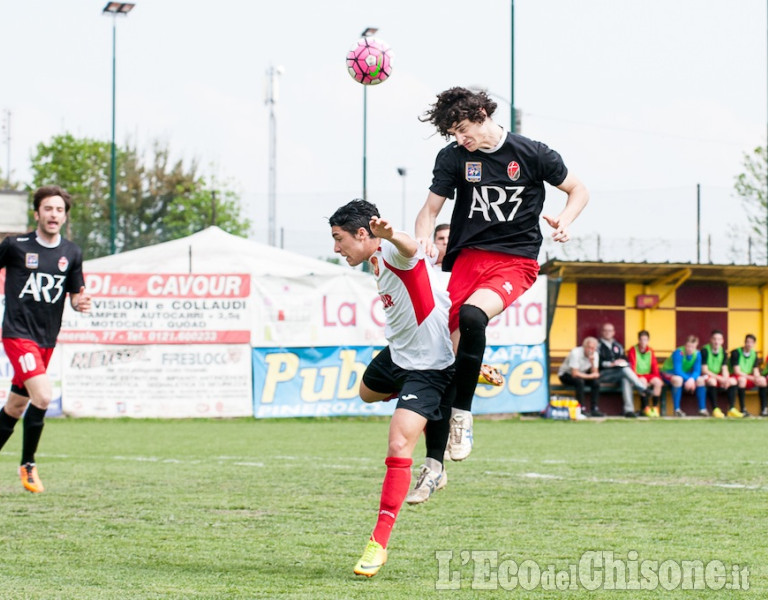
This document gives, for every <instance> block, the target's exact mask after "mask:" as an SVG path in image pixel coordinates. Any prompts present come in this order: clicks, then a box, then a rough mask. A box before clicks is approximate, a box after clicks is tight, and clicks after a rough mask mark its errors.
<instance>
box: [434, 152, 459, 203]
mask: <svg viewBox="0 0 768 600" xmlns="http://www.w3.org/2000/svg"><path fill="white" fill-rule="evenodd" d="M456 173H457V170H456V153H455V152H454V151H453V144H451V145H450V146H446V147H445V148H443V149H442V150H440V152H438V154H437V158H436V159H435V168H434V169H432V185H431V186H429V191H430V192H432V193H433V194H437V195H438V196H442V197H443V198H453V197H454V195H455V194H456V185H457V184H458V181H457V180H456Z"/></svg>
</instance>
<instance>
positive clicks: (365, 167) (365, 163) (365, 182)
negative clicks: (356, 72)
mask: <svg viewBox="0 0 768 600" xmlns="http://www.w3.org/2000/svg"><path fill="white" fill-rule="evenodd" d="M378 30H379V28H378V27H366V28H365V29H364V30H363V33H361V34H360V35H362V36H363V37H364V38H366V37H370V36H372V35H373V34H375V33H376V32H377V31H378ZM363 200H368V86H367V85H363Z"/></svg>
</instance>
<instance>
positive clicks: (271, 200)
mask: <svg viewBox="0 0 768 600" xmlns="http://www.w3.org/2000/svg"><path fill="white" fill-rule="evenodd" d="M283 72H284V69H283V67H273V66H270V67H269V69H267V93H266V99H265V101H264V103H265V104H266V105H267V106H269V184H268V185H269V188H268V211H267V224H268V225H267V226H268V238H267V241H268V243H269V245H270V246H275V245H276V243H277V240H276V239H275V238H276V236H275V230H276V221H277V219H276V214H277V120H276V118H275V104H277V78H278V77H279V76H280V75H282V73H283Z"/></svg>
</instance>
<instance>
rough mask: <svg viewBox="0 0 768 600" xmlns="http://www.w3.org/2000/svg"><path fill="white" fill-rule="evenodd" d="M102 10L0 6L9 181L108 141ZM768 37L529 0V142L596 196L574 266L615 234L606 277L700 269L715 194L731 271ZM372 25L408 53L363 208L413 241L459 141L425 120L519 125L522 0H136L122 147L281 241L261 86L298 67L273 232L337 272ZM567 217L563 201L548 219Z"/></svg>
mask: <svg viewBox="0 0 768 600" xmlns="http://www.w3.org/2000/svg"><path fill="white" fill-rule="evenodd" d="M105 3H106V2H105V1H102V0H35V1H34V2H16V1H12V0H0V61H1V62H0V68H1V71H0V73H1V74H2V75H1V78H0V81H2V85H0V109H2V110H3V111H4V110H5V109H8V110H10V111H11V144H10V150H11V154H10V158H11V169H12V175H13V178H14V179H16V180H22V181H25V182H27V181H29V179H30V176H29V157H30V155H31V154H32V153H33V151H34V148H35V146H36V144H37V143H39V142H46V141H48V140H50V138H51V137H52V136H54V135H56V134H59V133H63V132H66V131H68V132H71V133H73V134H75V135H79V136H91V137H96V138H101V139H105V140H109V139H110V135H111V133H110V132H111V81H112V80H111V78H112V71H111V60H112V46H111V44H112V40H111V38H112V19H111V18H109V17H105V16H102V14H101V11H102V8H103V7H104V5H105ZM766 20H767V18H766V1H765V0H732V1H730V2H723V1H722V0H720V1H715V0H642V1H640V0H579V1H578V2H576V1H573V0H517V1H516V2H515V65H514V80H515V104H516V106H517V107H518V109H519V110H522V112H523V125H522V133H523V134H524V135H526V136H528V137H531V138H534V139H538V140H541V141H544V142H545V143H547V144H548V145H549V146H551V147H552V148H555V149H556V150H558V151H559V152H560V153H561V154H562V155H563V157H564V159H565V161H566V164H567V165H568V167H569V169H570V170H571V171H572V172H574V173H576V174H577V175H578V176H579V177H580V178H581V179H582V180H583V181H584V182H585V183H586V185H587V186H588V188H589V189H590V192H591V196H592V201H591V203H590V205H589V206H588V208H587V209H586V211H585V213H584V214H583V216H582V217H581V218H580V219H579V221H577V223H576V224H575V225H574V228H573V233H574V234H575V235H576V237H577V240H576V242H575V244H574V245H573V248H574V250H572V252H575V251H576V250H579V252H580V253H581V254H582V255H583V256H581V255H579V256H577V254H573V255H572V256H573V257H583V258H595V255H596V252H597V245H598V242H597V239H596V235H597V234H598V233H599V234H600V236H601V239H600V248H601V253H602V257H603V258H613V259H617V258H627V259H634V260H642V259H644V258H649V259H652V260H667V259H671V260H693V259H695V258H696V246H695V239H696V184H697V183H700V184H701V186H702V204H703V215H702V228H701V230H702V234H703V236H704V239H705V241H706V236H707V235H708V234H712V235H713V239H714V240H715V255H714V258H715V260H716V262H723V261H725V260H729V259H728V257H727V256H726V253H725V250H726V247H725V246H726V241H727V240H726V237H725V231H726V230H728V229H733V228H734V227H735V226H737V225H738V224H739V223H743V221H744V217H743V211H742V207H741V204H740V202H739V201H738V200H737V199H735V198H734V195H733V192H732V188H733V180H734V177H735V176H736V175H737V174H738V173H739V172H740V171H741V165H742V157H743V154H744V152H746V151H749V150H750V149H752V148H754V147H755V146H757V145H763V144H765V142H766V123H767V121H768V100H767V92H766V87H767V83H766V72H767V71H768V66H767V64H766V63H767V60H766V43H767V42H766ZM368 26H375V27H378V28H379V33H378V34H377V37H380V38H382V39H383V40H385V41H386V42H388V43H389V44H390V45H391V46H392V48H393V49H394V52H395V63H394V72H393V74H392V77H391V78H390V80H388V81H387V82H385V83H383V84H382V85H380V86H377V87H375V88H369V91H368V198H369V200H371V201H373V202H376V203H377V204H378V205H379V207H380V209H381V211H382V213H384V214H387V215H389V216H391V217H392V218H393V219H394V220H395V222H396V223H397V224H398V225H400V221H402V217H401V214H402V204H403V184H405V200H406V205H407V214H406V223H405V225H406V229H407V230H410V231H412V229H413V220H414V218H415V216H416V213H417V211H418V210H419V208H420V207H421V204H422V203H423V201H424V199H425V197H426V193H427V188H428V186H429V184H430V181H431V171H432V166H433V162H434V157H435V155H436V153H437V151H438V150H439V149H440V148H441V147H442V146H443V145H444V144H445V143H446V142H445V141H444V140H443V139H442V138H440V137H439V136H436V135H433V132H432V130H431V129H430V127H429V126H428V125H426V124H423V123H420V122H419V121H418V120H417V117H418V116H419V115H420V114H421V113H422V112H423V111H424V110H425V109H426V108H427V106H428V105H429V104H430V103H431V102H432V101H433V100H434V97H435V95H436V94H437V93H438V92H440V91H442V90H443V89H446V88H448V87H451V86H454V85H464V86H475V85H478V86H483V87H486V88H488V89H489V90H490V91H491V92H492V93H494V94H495V95H497V97H498V102H499V109H498V113H497V120H498V121H499V122H500V123H502V124H504V125H505V126H506V125H508V124H509V113H510V111H509V104H508V100H509V99H510V96H511V90H510V77H511V68H510V1H509V0H474V1H471V2H470V1H467V0H465V1H459V0H408V1H405V0H388V1H387V2H379V3H374V2H360V1H359V0H326V1H325V2H316V1H309V0H297V1H291V0H282V1H280V2H266V1H265V2H259V1H255V2H254V1H249V2H246V1H234V0H219V1H217V2H210V1H206V2H203V1H202V0H186V1H183V2H182V1H181V0H138V1H137V5H136V8H135V9H134V10H133V12H132V13H131V14H130V15H129V16H128V17H125V18H120V19H118V23H117V138H118V143H121V144H122V143H124V142H126V141H128V140H131V141H136V142H138V144H139V146H140V147H144V148H148V147H149V144H150V142H151V141H152V140H154V139H161V140H164V141H167V142H168V143H169V144H170V147H171V149H172V151H173V152H174V153H175V154H176V156H178V157H183V158H185V159H186V160H190V159H193V158H194V159H197V160H198V161H199V163H200V165H201V168H202V170H203V171H204V172H205V173H207V174H214V175H216V177H218V178H219V180H222V181H223V180H228V181H231V182H232V183H231V185H232V186H233V187H234V188H235V189H237V190H238V191H240V192H241V194H242V198H243V202H244V205H245V207H246V209H247V213H248V214H249V216H250V217H251V218H252V219H253V221H254V231H253V238H254V239H256V240H259V241H266V239H267V181H268V148H269V144H268V142H269V139H268V109H267V107H266V106H265V104H264V89H265V88H264V81H265V72H266V70H267V68H268V67H269V66H270V64H273V65H281V66H283V67H284V69H285V72H284V74H283V75H282V77H281V78H280V85H279V98H278V104H277V131H278V134H277V138H278V150H277V181H278V183H277V189H278V209H277V223H278V226H279V227H281V228H283V230H284V236H285V237H284V240H285V247H286V248H287V249H290V250H294V251H297V252H301V253H304V254H308V255H311V256H327V255H330V254H331V243H330V242H331V238H330V235H329V231H328V226H327V221H326V218H327V217H328V216H329V215H330V214H331V213H332V212H333V211H334V210H335V208H336V207H337V206H339V205H340V204H342V203H345V202H346V201H348V200H350V199H352V198H354V197H357V196H360V195H361V194H362V105H363V87H362V86H361V85H360V84H358V83H356V82H354V81H353V80H352V79H351V78H350V77H349V75H348V74H347V72H346V68H345V63H344V58H345V55H346V52H347V50H348V49H349V47H350V46H351V45H352V43H353V42H354V41H355V40H356V39H357V38H358V37H359V34H360V33H361V32H362V30H363V29H365V28H366V27H368ZM3 119H4V120H5V115H4V114H3ZM4 140H5V136H3V144H2V145H0V170H2V171H3V172H5V169H6V161H7V147H6V145H5V143H4ZM398 167H404V168H406V169H407V175H406V177H405V180H404V181H403V179H402V178H401V177H400V176H399V175H398V173H397V168H398ZM563 202H564V196H563V195H562V194H560V193H559V192H557V191H556V190H555V191H554V192H552V193H550V195H549V196H548V200H547V206H546V208H545V211H546V212H552V213H556V212H558V210H559V209H560V207H561V206H562V204H563ZM450 206H452V205H451V203H448V208H449V209H450ZM443 216H444V217H445V219H447V213H444V215H443ZM622 240H626V243H624V242H622ZM662 240H667V241H662ZM718 240H722V242H718ZM761 248H762V249H761V250H760V251H759V252H760V254H759V256H760V260H764V252H765V250H764V247H762V246H761ZM718 252H719V254H718ZM756 252H757V250H756ZM702 258H703V259H706V249H705V250H704V252H703V256H702Z"/></svg>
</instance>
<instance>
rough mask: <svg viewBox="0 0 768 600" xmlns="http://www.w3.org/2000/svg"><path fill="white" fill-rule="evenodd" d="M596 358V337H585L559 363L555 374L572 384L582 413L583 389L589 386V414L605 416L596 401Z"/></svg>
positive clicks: (584, 405)
mask: <svg viewBox="0 0 768 600" xmlns="http://www.w3.org/2000/svg"><path fill="white" fill-rule="evenodd" d="M597 363H598V358H597V338H593V337H586V338H584V341H583V342H582V344H581V346H577V347H576V348H574V349H573V350H571V351H570V352H569V353H568V356H567V357H566V358H565V360H564V361H563V364H561V365H560V368H559V369H558V371H557V375H558V377H559V378H560V381H561V382H562V384H563V385H570V386H573V387H574V388H575V390H576V400H578V402H579V404H581V406H582V407H584V411H583V414H586V413H587V410H586V404H584V391H585V388H586V387H587V386H588V387H589V398H590V402H589V411H588V412H589V414H590V415H591V416H593V417H603V416H605V415H604V414H603V413H602V412H600V408H599V407H598V401H599V398H600V382H599V381H598V379H599V377H600V371H599V368H598V364H597Z"/></svg>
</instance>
